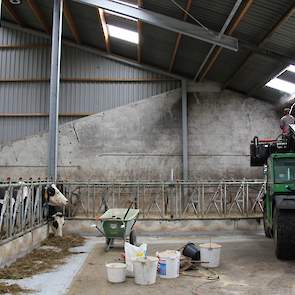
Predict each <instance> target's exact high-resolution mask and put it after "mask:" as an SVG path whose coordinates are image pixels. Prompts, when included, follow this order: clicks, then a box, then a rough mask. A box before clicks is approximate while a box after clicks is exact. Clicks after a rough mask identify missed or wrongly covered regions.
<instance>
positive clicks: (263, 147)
mask: <svg viewBox="0 0 295 295" xmlns="http://www.w3.org/2000/svg"><path fill="white" fill-rule="evenodd" d="M250 154H251V166H264V176H265V194H264V200H263V208H264V212H263V223H264V231H265V235H266V237H268V238H273V240H274V246H275V253H276V256H277V258H278V259H282V260H290V259H295V125H290V127H289V135H288V136H280V137H279V138H278V139H276V140H269V139H258V137H254V139H253V140H252V141H251V145H250Z"/></svg>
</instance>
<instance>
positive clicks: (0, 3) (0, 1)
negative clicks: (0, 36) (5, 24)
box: [0, 0, 2, 27]
mask: <svg viewBox="0 0 295 295" xmlns="http://www.w3.org/2000/svg"><path fill="white" fill-rule="evenodd" d="M1 20H2V0H0V27H1Z"/></svg>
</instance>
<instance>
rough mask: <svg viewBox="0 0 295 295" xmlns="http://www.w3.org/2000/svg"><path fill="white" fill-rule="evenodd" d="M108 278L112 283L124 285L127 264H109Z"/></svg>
mask: <svg viewBox="0 0 295 295" xmlns="http://www.w3.org/2000/svg"><path fill="white" fill-rule="evenodd" d="M106 270H107V278H108V281H109V282H111V283H123V282H125V281H126V264H125V263H107V264H106Z"/></svg>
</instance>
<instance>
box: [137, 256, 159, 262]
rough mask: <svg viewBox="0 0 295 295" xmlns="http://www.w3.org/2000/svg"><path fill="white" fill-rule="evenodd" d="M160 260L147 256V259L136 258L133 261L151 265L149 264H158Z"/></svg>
mask: <svg viewBox="0 0 295 295" xmlns="http://www.w3.org/2000/svg"><path fill="white" fill-rule="evenodd" d="M158 260H159V259H158V258H157V257H153V256H147V257H136V258H135V259H133V262H141V263H149V262H156V261H158Z"/></svg>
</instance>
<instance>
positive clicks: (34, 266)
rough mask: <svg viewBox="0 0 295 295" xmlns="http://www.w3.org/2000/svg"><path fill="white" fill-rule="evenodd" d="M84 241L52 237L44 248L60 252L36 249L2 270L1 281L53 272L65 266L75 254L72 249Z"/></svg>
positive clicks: (69, 236)
mask: <svg viewBox="0 0 295 295" xmlns="http://www.w3.org/2000/svg"><path fill="white" fill-rule="evenodd" d="M84 241H85V239H84V238H83V237H81V236H78V235H66V236H64V237H54V236H50V237H49V238H48V239H47V240H45V241H44V242H43V243H42V246H52V247H56V248H59V249H60V251H53V250H52V249H50V247H48V248H47V249H46V247H44V249H42V247H41V248H40V249H35V250H33V251H32V252H31V253H30V254H28V255H26V256H25V257H22V258H20V259H18V260H17V261H15V262H14V263H13V264H11V265H10V266H8V267H5V268H3V269H0V279H11V280H18V279H23V278H27V277H31V276H33V275H35V274H39V273H41V272H45V271H49V270H52V269H54V268H55V267H56V266H58V265H60V264H63V263H64V260H65V258H66V257H68V256H70V255H73V254H75V253H73V252H71V251H70V248H73V247H78V246H82V245H83V244H84ZM0 293H1V292H0Z"/></svg>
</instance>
